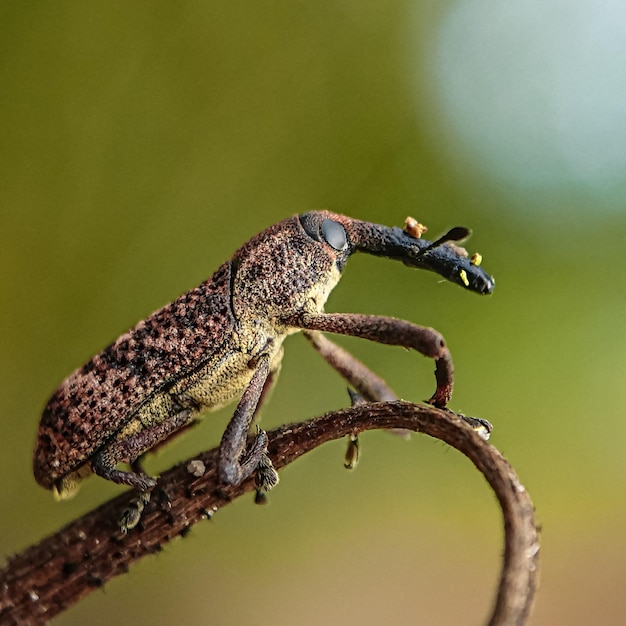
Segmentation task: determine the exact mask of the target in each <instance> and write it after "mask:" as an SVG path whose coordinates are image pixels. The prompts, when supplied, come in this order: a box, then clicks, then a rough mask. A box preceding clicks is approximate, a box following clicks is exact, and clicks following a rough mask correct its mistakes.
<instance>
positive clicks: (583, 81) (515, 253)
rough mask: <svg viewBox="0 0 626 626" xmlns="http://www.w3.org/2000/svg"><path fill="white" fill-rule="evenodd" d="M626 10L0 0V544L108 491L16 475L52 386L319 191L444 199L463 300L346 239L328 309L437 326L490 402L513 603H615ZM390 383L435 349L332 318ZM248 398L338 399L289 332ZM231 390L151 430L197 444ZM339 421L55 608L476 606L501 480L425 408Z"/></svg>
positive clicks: (622, 548)
mask: <svg viewBox="0 0 626 626" xmlns="http://www.w3.org/2000/svg"><path fill="white" fill-rule="evenodd" d="M625 67H626V15H625V10H624V5H623V3H620V2H617V1H615V0H614V1H606V2H603V3H594V2H592V1H591V0H573V1H572V0H568V1H567V2H565V1H564V0H555V1H553V2H550V3H545V2H542V1H540V0H520V1H518V2H513V3H509V2H506V3H504V2H503V3H493V2H489V1H487V0H455V1H452V0H447V1H446V0H437V1H428V0H427V1H420V2H409V1H406V0H405V1H401V0H389V1H387V2H384V3H383V2H361V1H359V2H355V1H345V2H330V1H324V0H318V1H316V2H302V1H295V0H291V1H288V2H285V1H281V2H271V3H268V2H263V3H260V2H250V1H248V0H244V1H239V2H235V3H229V4H227V3H217V2H208V1H205V0H189V1H186V2H164V1H161V0H151V2H133V3H128V2H121V1H115V0H112V1H109V2H106V3H94V2H89V1H85V0H80V1H74V2H66V1H57V2H46V3H43V2H35V1H32V0H19V1H13V0H5V1H4V2H3V3H2V5H1V6H0V85H1V89H0V160H1V161H0V162H1V168H0V172H1V174H0V181H1V184H0V264H1V271H0V290H1V298H2V306H1V307H0V326H1V328H2V333H1V345H2V347H1V350H0V381H1V383H0V384H1V385H2V393H1V394H0V428H1V432H2V436H1V437H0V476H1V477H2V480H1V481H0V506H1V511H2V513H1V515H0V553H1V555H2V556H3V557H8V556H10V555H11V554H12V553H15V552H16V551H19V550H21V549H23V548H25V547H26V546H27V545H30V544H31V543H34V542H36V541H38V540H39V539H40V538H42V537H43V536H45V535H46V534H49V533H51V532H53V531H55V530H57V529H58V528H59V527H60V526H61V525H63V524H65V523H67V522H68V521H70V520H72V519H73V518H75V517H76V516H78V515H80V514H81V513H83V512H85V511H87V510H89V509H90V508H92V507H93V506H95V505H96V504H98V503H100V502H103V501H104V500H106V499H108V498H110V497H111V496H113V495H114V494H116V493H118V492H119V488H117V487H116V486H115V485H109V484H106V483H105V482H104V481H102V480H96V479H92V480H90V481H88V482H86V483H85V484H84V486H83V488H82V490H81V492H80V494H79V496H78V497H77V498H75V499H74V500H72V501H70V502H67V503H63V504H57V503H55V502H54V501H53V500H52V498H51V496H50V494H49V493H47V492H45V491H44V490H42V489H41V488H40V487H38V486H37V485H36V484H35V482H34V480H33V478H32V475H31V449H32V444H33V441H34V437H35V432H36V429H37V423H38V419H39V415H40V412H41V409H42V407H43V405H44V403H45V401H46V399H47V397H48V396H49V394H50V393H51V392H52V391H53V389H54V388H55V386H56V385H57V384H58V383H59V382H60V381H61V380H62V379H63V378H64V377H65V376H66V375H67V374H68V373H69V372H70V371H71V370H73V369H74V368H75V367H76V366H77V365H79V364H81V363H82V362H83V361H85V360H86V359H87V358H89V357H90V356H91V355H92V354H93V353H94V352H96V351H97V350H99V349H100V348H102V347H103V346H105V345H106V344H107V343H108V342H109V341H110V340H112V339H114V338H115V337H116V336H117V335H119V334H120V333H121V332H122V331H124V330H125V329H126V328H128V327H129V326H131V325H133V324H134V323H135V322H136V321H137V320H139V319H141V318H142V317H144V316H146V315H147V314H149V313H150V312H152V311H153V310H154V309H156V308H158V307H160V306H162V305H163V304H165V303H166V302H168V301H169V300H171V299H173V298H174V297H176V296H177V295H179V294H180V293H181V292H183V291H185V290H187V289H189V288H191V287H193V286H195V285H196V284H197V283H199V282H200V281H202V280H203V279H205V278H206V277H207V276H209V275H210V274H211V273H212V272H213V271H214V270H215V268H217V266H218V265H219V264H220V263H222V262H223V261H224V260H225V259H227V258H228V257H229V256H230V255H231V253H232V252H233V250H234V249H235V248H237V247H238V246H239V245H240V244H241V243H243V242H244V241H245V240H246V239H248V238H249V237H250V236H251V235H253V234H255V233H256V232H258V231H259V230H261V229H263V228H264V227H266V226H267V225H269V224H271V223H274V222H276V221H278V220H280V219H282V218H284V217H285V216H288V215H290V214H293V213H299V212H304V211H307V210H311V209H318V208H329V209H332V210H335V211H338V212H344V213H347V214H350V215H352V216H354V217H359V218H362V219H367V220H371V221H378V222H381V223H385V224H388V225H394V224H395V225H401V224H402V223H403V221H404V218H405V216H406V215H414V216H415V217H417V218H419V219H420V221H422V222H424V223H425V224H426V225H427V226H429V227H430V233H429V234H431V235H433V236H436V235H437V234H439V233H440V232H443V231H444V230H445V229H446V228H449V227H451V226H454V225H457V224H462V225H467V226H470V227H471V228H473V230H474V236H473V238H472V239H471V241H470V242H469V244H468V248H469V249H470V251H474V250H478V251H480V252H481V253H482V255H483V257H484V265H485V268H486V269H487V270H488V271H490V272H491V273H493V274H494V275H495V277H496V279H497V288H496V291H495V294H494V295H493V296H492V297H489V298H483V297H478V296H475V295H474V294H470V293H467V292H464V291H463V290H461V289H459V288H457V287H455V286H452V285H450V284H448V283H442V282H441V281H440V280H439V279H438V277H437V276H435V275H429V274H425V273H420V272H415V271H411V270H409V269H407V268H405V267H403V266H402V265H401V264H398V263H393V262H391V261H384V260H380V259H375V258H371V257H362V258H361V257H358V256H357V257H355V258H353V259H352V260H351V261H350V263H349V265H348V267H347V269H346V272H345V275H344V279H343V281H342V283H341V284H340V285H339V287H338V288H337V289H336V291H335V292H334V293H333V295H332V296H331V299H330V300H329V303H328V306H327V310H329V311H353V312H364V313H380V314H389V315H395V316H397V317H402V318H406V319H409V320H412V321H414V322H417V323H422V324H426V325H432V326H435V327H436V328H438V329H439V330H440V331H441V332H442V333H443V334H444V335H445V336H446V338H447V340H448V343H449V345H450V347H451V349H452V352H453V355H454V358H455V364H456V368H457V379H456V380H457V384H456V389H455V395H454V398H453V401H452V406H453V408H455V409H457V410H461V411H463V412H465V413H467V414H471V415H478V416H481V417H484V418H487V419H489V420H491V421H492V422H493V423H494V425H495V431H494V434H493V438H492V441H493V444H494V445H496V446H497V447H498V448H499V449H500V450H502V451H503V452H504V454H505V455H506V456H507V457H508V458H509V460H510V461H511V462H512V463H513V465H514V467H515V468H516V469H517V471H518V472H519V475H520V477H521V479H522V481H523V483H524V484H525V485H526V486H527V488H528V489H529V491H530V493H531V494H532V496H533V498H534V501H535V504H536V507H537V515H538V518H539V520H540V522H541V524H542V527H543V531H542V538H543V547H542V553H543V562H542V583H541V589H540V592H539V595H538V599H537V604H536V608H535V612H534V615H533V617H532V619H531V623H532V624H535V625H537V626H538V625H547V624H565V623H567V624H589V623H592V622H593V623H602V624H618V623H623V621H624V619H625V618H626V594H625V593H624V580H625V578H626V539H625V533H624V530H625V523H626V504H625V501H624V487H625V485H626V461H625V460H624V435H625V433H626V420H625V419H624V406H625V405H626V385H625V384H624V371H625V369H626V357H625V356H624V355H625V349H626V345H625V344H626V340H625V339H624V336H625V334H624V332H623V328H624V321H625V319H626V318H625V315H624V309H625V304H626V290H625V288H624V287H625V282H626V281H625V278H624V265H625V264H624V250H623V246H624V239H625V236H626V212H625V210H624V209H625V207H626V177H625V175H624V172H626V72H625V71H624V68H625ZM341 343H342V345H344V346H346V347H348V348H349V349H350V350H352V351H353V352H354V353H355V354H356V355H357V356H358V357H359V358H361V359H362V360H364V361H365V362H366V363H368V364H369V365H370V366H371V367H373V368H374V369H376V371H378V372H379V373H381V374H382V375H384V376H385V377H386V378H387V379H388V380H389V381H390V383H391V385H392V386H393V387H394V388H395V389H396V390H397V391H398V393H399V394H400V395H401V396H402V397H404V398H406V399H411V400H415V401H419V400H421V399H423V398H426V397H428V396H429V395H430V393H431V392H432V389H433V376H432V363H430V362H428V361H427V360H426V359H424V358H422V357H420V356H419V355H416V354H409V353H408V352H406V351H404V350H400V349H394V348H390V347H384V346H376V345H371V344H366V343H365V342H359V341H356V340H354V341H352V340H342V341H341ZM285 347H286V357H285V361H284V366H283V371H282V374H281V378H280V380H279V384H278V386H277V388H276V390H275V393H274V395H273V397H272V400H271V402H270V403H269V405H268V406H267V407H266V410H265V411H264V417H263V424H264V425H265V426H267V427H272V426H276V425H278V424H280V423H283V422H286V421H291V420H299V419H304V418H307V417H310V416H312V415H316V414H320V413H322V412H325V411H327V410H331V409H334V408H337V407H341V406H345V405H346V404H347V394H346V391H345V384H344V383H343V382H342V380H340V379H339V378H338V377H337V375H336V374H335V373H334V372H333V371H331V370H330V368H329V367H328V366H327V365H326V364H325V363H324V362H323V361H322V360H321V359H320V358H319V356H317V355H316V354H315V353H314V352H313V351H312V350H311V349H310V347H309V346H308V344H307V343H306V341H305V340H304V339H303V338H302V337H299V336H295V337H293V338H290V339H289V340H288V342H287V344H286V346H285ZM231 412H232V408H228V409H225V410H223V411H220V412H219V413H217V414H213V415H211V416H210V417H209V419H207V420H206V421H205V422H204V423H203V424H202V425H201V426H200V427H199V428H197V429H195V430H194V431H193V432H192V433H189V434H188V436H186V437H184V438H182V439H181V440H180V441H178V442H176V443H174V444H172V445H171V446H170V447H168V448H167V450H165V451H163V452H162V453H160V454H159V455H158V456H156V457H154V458H153V459H151V461H150V462H149V469H150V470H151V471H153V472H158V471H159V470H160V469H163V468H166V467H168V466H170V465H171V464H173V463H174V462H177V461H179V460H181V459H184V458H186V457H188V456H191V455H193V454H194V453H196V452H198V451H200V450H203V449H206V448H209V447H212V446H214V445H216V444H217V442H218V441H219V437H220V434H221V431H222V429H223V428H224V425H225V423H226V421H227V420H228V418H229V416H230V414H231ZM361 443H362V447H363V454H362V461H361V463H360V465H359V467H358V469H357V470H356V471H355V472H352V473H350V472H346V471H345V470H343V468H342V459H343V451H344V444H343V443H342V442H334V443H332V444H329V445H327V446H326V447H324V448H321V449H319V450H317V451H316V452H314V453H313V454H311V455H309V456H308V457H307V458H303V459H301V460H299V461H298V462H297V463H296V464H294V465H293V466H291V467H289V468H287V469H286V470H285V471H284V473H283V475H282V481H281V484H280V487H279V488H278V489H276V491H275V492H274V493H273V494H272V498H271V505H270V506H269V507H255V506H253V504H252V502H251V500H250V499H248V498H244V499H242V500H240V501H238V502H235V503H234V504H233V505H232V506H230V507H227V508H226V509H224V510H223V511H221V512H219V513H218V514H217V515H216V516H215V518H214V519H213V520H212V521H211V522H206V523H204V524H201V525H199V526H197V527H196V528H194V530H193V531H192V532H191V534H190V535H189V536H188V537H187V538H186V539H184V540H178V541H176V542H174V543H172V544H171V545H170V546H169V547H167V548H166V549H165V551H164V552H163V553H162V554H160V555H159V556H158V557H154V558H150V559H148V560H146V561H145V562H143V563H141V564H139V565H138V566H137V567H135V568H134V569H133V570H132V571H131V572H130V573H129V574H128V575H126V576H124V577H122V578H120V579H117V580H115V581H113V582H111V583H110V584H108V585H107V586H106V587H105V589H104V590H103V591H96V592H94V593H93V594H91V596H90V597H88V598H87V599H86V600H84V601H83V602H81V603H80V604H79V605H78V606H76V607H75V608H72V609H71V610H69V611H68V612H67V613H66V614H64V615H62V616H60V617H59V618H58V619H57V620H56V622H55V623H57V624H63V625H66V626H69V625H73V624H85V623H89V624H92V625H94V626H97V625H99V624H102V625H104V624H106V625H109V624H116V625H117V626H130V625H135V624H140V623H150V624H152V625H153V626H161V625H167V624H173V623H182V622H183V621H184V622H186V623H209V622H210V623H214V624H224V625H231V624H242V623H250V622H254V623H255V624H258V625H259V626H262V625H270V624H271V625H279V624H281V625H282V624H303V625H309V624H324V623H341V624H346V625H350V624H362V625H369V624H372V625H373V624H380V623H393V624H413V623H422V624H480V623H482V622H483V621H484V619H485V616H486V615H487V614H488V611H489V607H490V606H491V603H492V598H493V593H494V589H495V585H496V581H497V577H498V574H499V570H500V564H501V553H502V530H501V521H500V512H499V509H498V506H497V504H496V502H495V499H494V497H493V496H492V494H491V492H490V491H489V489H488V487H487V485H486V483H485V482H484V481H483V479H482V478H481V476H480V475H479V474H478V472H477V471H476V470H475V469H474V468H473V466H472V465H471V464H470V463H469V462H468V461H466V460H465V459H464V458H463V457H462V456H461V455H459V454H458V453H457V452H455V451H453V450H450V449H448V448H446V447H445V446H444V445H443V444H441V443H439V442H436V441H433V440H429V439H428V438H426V437H423V436H414V437H413V438H412V440H411V441H410V442H408V443H407V442H405V441H402V440H400V439H397V438H394V437H392V436H390V435H388V434H386V433H368V434H366V435H364V436H363V437H362V442H361Z"/></svg>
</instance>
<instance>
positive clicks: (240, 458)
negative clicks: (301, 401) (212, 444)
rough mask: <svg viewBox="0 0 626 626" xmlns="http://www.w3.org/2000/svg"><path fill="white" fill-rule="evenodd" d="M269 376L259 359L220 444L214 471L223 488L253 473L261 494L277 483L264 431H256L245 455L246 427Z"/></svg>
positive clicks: (267, 366) (263, 359) (266, 361)
mask: <svg viewBox="0 0 626 626" xmlns="http://www.w3.org/2000/svg"><path fill="white" fill-rule="evenodd" d="M273 376H274V374H273V373H272V371H271V369H270V360H269V357H268V356H267V355H264V356H261V357H260V358H259V360H258V363H257V368H256V370H255V372H254V374H253V375H252V379H251V380H250V382H249V384H248V386H247V387H246V390H245V391H244V392H243V395H242V396H241V399H240V400H239V404H238V405H237V408H236V409H235V412H234V414H233V416H232V418H231V420H230V422H229V423H228V426H227V427H226V430H225V431H224V435H223V436H222V441H221V443H220V457H219V465H218V471H219V476H220V480H221V481H222V482H223V483H224V484H226V485H239V484H240V483H242V482H243V481H244V480H245V479H246V478H248V476H250V474H252V473H253V472H254V471H257V473H258V475H257V480H256V483H257V488H258V489H260V490H262V491H269V490H270V489H271V488H272V487H274V485H276V483H277V482H278V474H277V473H276V470H275V469H274V467H273V466H272V463H271V461H270V459H269V457H268V455H267V435H266V434H265V431H263V430H261V429H259V431H258V433H257V435H256V437H255V439H254V441H253V443H252V446H251V447H250V449H249V450H248V451H245V448H246V442H247V439H248V431H249V429H250V425H251V424H252V420H253V419H254V416H255V413H256V411H257V408H258V407H259V405H260V402H261V400H262V398H263V396H264V394H266V393H267V391H268V389H269V387H270V385H271V381H272V378H273Z"/></svg>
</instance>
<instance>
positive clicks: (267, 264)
mask: <svg viewBox="0 0 626 626" xmlns="http://www.w3.org/2000/svg"><path fill="white" fill-rule="evenodd" d="M468 234H469V231H468V230H467V229H465V228H460V227H459V228H453V229H452V230H451V231H449V232H448V233H446V235H444V236H443V237H441V238H439V239H438V240H436V241H434V242H430V241H427V240H425V239H419V238H416V237H413V236H411V235H410V234H408V233H406V232H404V231H403V230H401V229H400V228H389V227H387V226H381V225H379V224H372V223H370V222H363V221H360V220H355V219H352V218H350V217H347V216H345V215H339V214H336V213H331V212H330V211H312V212H310V213H303V214H302V215H299V216H295V217H291V218H288V219H286V220H283V221H282V222H279V223H278V224H274V225H273V226H270V227H269V228H267V229H266V230H264V231H262V232H261V233H259V234H258V235H256V236H255V237H253V238H252V239H251V240H250V241H248V242H247V243H246V244H244V245H243V246H242V247H241V248H240V249H239V250H238V251H237V252H236V253H235V255H234V256H233V259H232V261H231V304H232V308H233V312H234V314H235V317H236V318H237V319H239V320H241V321H243V320H245V319H247V320H249V321H250V322H252V324H251V325H246V324H243V326H242V327H245V328H258V327H259V324H262V323H263V320H272V319H273V320H280V319H285V318H288V317H290V316H291V315H293V314H295V313H298V312H302V311H303V310H305V311H309V312H315V313H318V312H321V311H323V309H324V304H325V302H326V299H327V298H328V296H329V294H330V292H331V290H332V289H333V288H334V287H335V285H336V284H337V282H338V281H339V279H340V278H341V272H342V270H343V268H344V266H345V264H346V262H347V260H348V259H349V258H350V255H351V254H353V253H354V252H367V253H368V254H373V255H376V256H384V257H388V258H391V259H396V260H398V261H402V262H403V263H404V264H405V265H408V266H410V267H421V268H424V269H428V270H431V271H433V272H437V273H438V274H440V275H442V276H443V277H444V278H446V279H448V280H450V281H451V282H454V283H456V284H458V285H461V286H462V287H465V288H466V289H469V290H470V291H475V292H477V293H482V294H487V293H491V292H492V291H493V288H494V281H493V278H491V276H489V275H488V274H487V273H486V272H485V271H484V270H483V269H482V268H480V267H479V266H478V265H477V263H475V262H472V260H470V259H469V258H468V257H467V253H465V251H464V250H462V249H461V248H458V247H456V246H452V245H449V243H448V242H450V241H457V240H459V239H461V238H465V237H466V236H467V235H468Z"/></svg>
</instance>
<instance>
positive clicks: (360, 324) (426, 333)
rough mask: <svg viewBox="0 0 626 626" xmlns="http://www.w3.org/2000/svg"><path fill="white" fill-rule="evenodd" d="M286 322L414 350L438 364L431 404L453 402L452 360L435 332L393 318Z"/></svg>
mask: <svg viewBox="0 0 626 626" xmlns="http://www.w3.org/2000/svg"><path fill="white" fill-rule="evenodd" d="M285 322H286V323H287V324H290V325H293V326H296V327H298V328H302V329H306V330H320V331H325V332H330V333H337V334H340V335H350V336H353V337H361V338H363V339H368V340H370V341H376V342H378V343H384V344H388V345H394V346H404V347H405V348H413V349H414V350H417V351H418V352H420V353H421V354H423V355H424V356H428V357H430V358H432V359H434V360H435V379H436V381H437V388H436V390H435V393H434V394H433V395H432V397H431V398H430V400H428V402H429V403H430V404H433V405H434V406H436V407H440V408H442V407H445V406H446V404H447V403H448V401H449V400H450V397H451V395H452V387H453V385H454V379H453V378H454V366H453V365H452V357H451V356H450V352H449V350H448V348H447V347H446V344H445V341H444V339H443V337H442V336H441V334H440V333H438V332H437V331H436V330H434V329H433V328H426V327H424V326H417V325H416V324H412V323H411V322H406V321H404V320H400V319H396V318H393V317H384V316H379V315H361V314H357V313H319V314H313V313H301V314H299V315H297V316H293V317H291V318H288V319H286V320H285Z"/></svg>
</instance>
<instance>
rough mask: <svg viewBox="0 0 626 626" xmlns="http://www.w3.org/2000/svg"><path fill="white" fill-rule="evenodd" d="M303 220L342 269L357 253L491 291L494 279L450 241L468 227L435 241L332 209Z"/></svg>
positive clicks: (459, 237)
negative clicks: (383, 258)
mask: <svg viewBox="0 0 626 626" xmlns="http://www.w3.org/2000/svg"><path fill="white" fill-rule="evenodd" d="M299 219H300V223H301V224H302V227H303V228H304V230H305V231H306V233H307V234H308V235H309V236H311V237H312V238H313V239H315V240H316V241H319V242H320V243H322V244H323V245H324V246H325V247H326V249H327V250H328V251H329V252H331V253H334V255H335V257H336V263H337V266H338V267H339V269H340V270H341V269H342V268H343V266H344V265H345V262H346V261H347V260H348V257H349V256H350V254H352V253H354V252H367V253H368V254H373V255H376V256H384V257H388V258H390V259H396V260H398V261H402V262H403V263H404V264H405V265H408V266H409V267H418V268H423V269H427V270H430V271H432V272H436V273H437V274H440V275H441V276H443V277H444V278H446V279H447V280H449V281H450V282H453V283H456V284H457V285H460V286H461V287H464V288H465V289H469V290H470V291H474V292H476V293H480V294H490V293H491V292H492V291H493V289H494V287H495V281H494V279H493V278H492V277H491V276H490V275H489V274H487V272H485V271H484V270H483V269H482V267H480V266H479V263H478V262H477V260H476V259H477V257H472V258H469V257H468V255H467V253H466V252H465V250H464V249H462V248H459V247H457V246H454V245H450V242H453V241H460V240H463V239H465V238H467V237H468V236H469V235H470V231H469V229H467V228H463V227H460V226H457V227H456V228H452V229H451V230H449V231H448V232H447V233H446V234H445V235H443V236H442V237H440V238H439V239H437V240H435V241H428V240H426V239H421V238H416V237H413V236H412V235H410V234H409V233H407V232H405V231H403V230H402V229H400V228H397V227H393V228H390V227H388V226H382V225H380V224H373V223H371V222H363V221H361V220H355V219H352V218H350V217H347V216H345V215H337V214H335V213H330V212H329V211H314V212H311V213H305V214H303V215H300V216H299Z"/></svg>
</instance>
